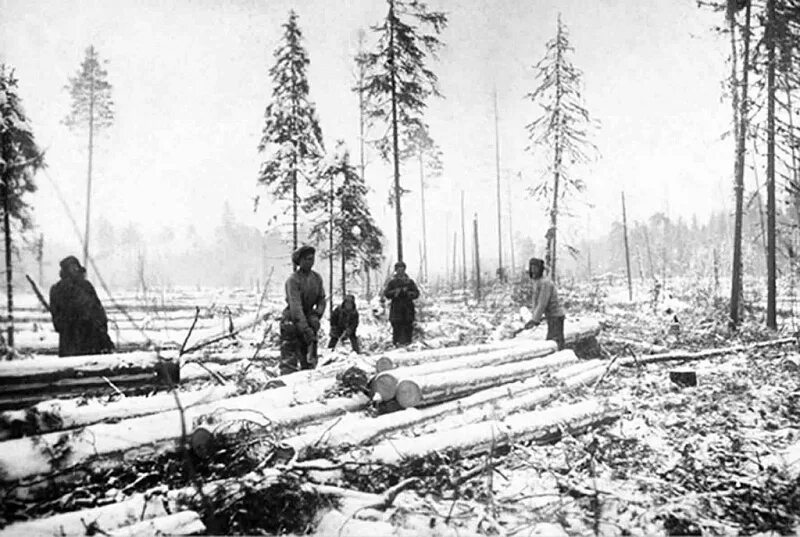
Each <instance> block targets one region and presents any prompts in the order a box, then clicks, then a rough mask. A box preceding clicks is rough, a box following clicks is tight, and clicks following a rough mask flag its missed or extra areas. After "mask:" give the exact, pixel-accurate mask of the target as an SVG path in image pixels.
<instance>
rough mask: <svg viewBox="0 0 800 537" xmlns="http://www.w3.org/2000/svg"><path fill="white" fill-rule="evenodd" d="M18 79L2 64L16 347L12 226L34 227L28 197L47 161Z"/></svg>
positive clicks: (0, 118)
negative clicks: (19, 92)
mask: <svg viewBox="0 0 800 537" xmlns="http://www.w3.org/2000/svg"><path fill="white" fill-rule="evenodd" d="M17 92H18V89H17V79H16V78H15V77H14V72H13V70H11V69H10V68H9V67H7V66H6V65H0V176H1V177H2V183H0V210H2V212H3V234H4V239H5V241H4V245H5V263H6V299H7V304H8V332H7V334H8V339H7V343H8V345H9V346H10V347H13V346H14V288H13V285H12V276H13V272H12V269H13V266H12V263H11V252H12V247H13V241H12V236H11V235H12V231H13V230H12V224H13V225H15V227H16V228H17V229H18V230H19V231H25V230H27V229H29V228H30V227H31V216H30V205H29V204H28V200H27V195H29V194H32V193H33V192H35V191H36V185H35V183H34V182H33V174H34V172H35V171H36V170H38V169H39V168H41V167H43V166H44V159H43V155H42V153H41V151H39V148H38V146H37V145H36V141H35V140H34V137H33V129H32V128H31V126H30V124H29V123H28V117H27V116H26V114H25V111H24V109H23V108H22V100H21V99H20V97H19V95H18V93H17Z"/></svg>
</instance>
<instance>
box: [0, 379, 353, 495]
mask: <svg viewBox="0 0 800 537" xmlns="http://www.w3.org/2000/svg"><path fill="white" fill-rule="evenodd" d="M335 383H336V381H335V379H330V380H321V381H317V382H312V383H309V384H305V385H300V384H298V385H293V386H286V387H283V388H276V389H274V390H267V391H265V392H259V393H254V394H250V395H243V396H240V397H232V398H229V399H223V400H221V401H216V402H213V403H207V404H198V405H196V406H193V407H190V408H188V409H186V410H185V412H184V419H185V422H186V424H187V427H188V428H189V431H191V426H192V424H193V423H202V422H207V418H208V417H209V416H215V415H219V416H222V415H224V414H226V413H228V415H229V416H244V415H248V416H251V417H252V416H256V415H259V414H260V415H261V416H262V419H264V418H267V419H268V418H271V417H274V418H275V419H276V420H277V421H278V422H279V423H282V424H285V425H289V424H293V425H296V424H299V423H306V422H309V421H313V420H315V419H318V418H319V417H320V412H321V413H322V414H324V415H325V416H328V415H333V414H336V413H341V412H344V411H346V410H352V409H355V408H357V407H358V406H359V405H362V406H363V405H366V404H367V402H366V398H363V397H362V398H353V399H352V400H351V399H348V400H347V401H348V402H347V403H346V404H345V403H342V402H341V401H335V404H334V403H330V406H329V407H325V408H323V407H324V406H325V405H323V406H322V407H321V406H320V405H319V404H314V405H312V406H310V407H307V408H305V409H304V410H303V409H301V406H302V403H312V402H314V401H316V400H317V399H319V398H320V397H321V396H322V395H323V394H324V393H325V391H326V390H327V389H328V388H330V387H331V386H334V385H335ZM293 403H294V404H299V405H298V406H296V407H293V408H294V410H292V411H291V412H287V413H285V414H280V412H283V411H284V410H285V407H287V406H288V405H290V404H293ZM235 411H242V412H241V413H239V414H236V412H235ZM264 422H265V423H266V421H264ZM180 434H181V417H180V413H179V412H178V411H177V410H171V411H168V412H161V413H158V414H152V415H149V416H141V417H138V418H130V419H125V420H122V421H120V422H118V423H99V424H96V425H90V426H88V427H85V428H83V429H79V430H75V431H69V432H53V433H48V434H44V435H40V436H35V437H27V438H17V439H14V440H6V441H4V442H0V481H14V480H18V479H23V478H26V477H29V476H33V475H37V474H47V473H51V472H53V471H54V470H57V469H66V468H70V467H72V466H74V465H77V464H81V463H84V462H87V461H89V460H93V459H97V458H102V457H107V456H110V455H114V454H118V453H122V452H125V451H128V450H131V449H134V448H142V447H147V448H150V447H153V448H157V447H161V446H162V445H163V444H165V443H169V442H175V441H176V440H178V439H179V438H180ZM57 446H58V447H57ZM51 452H56V453H62V452H64V455H63V457H60V458H57V459H54V458H53V457H51V456H50V453H51Z"/></svg>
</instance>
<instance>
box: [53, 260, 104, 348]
mask: <svg viewBox="0 0 800 537" xmlns="http://www.w3.org/2000/svg"><path fill="white" fill-rule="evenodd" d="M60 265H61V271H60V273H59V276H60V277H61V279H60V280H59V281H58V283H56V284H55V285H53V286H52V287H51V288H50V313H51V315H52V316H53V326H54V327H55V329H56V332H58V355H59V356H80V355H84V354H101V353H104V352H111V351H113V350H114V343H112V342H111V338H109V337H108V318H107V317H106V310H105V309H104V308H103V305H102V304H101V303H100V299H99V298H97V293H96V292H95V290H94V287H93V286H92V284H91V283H89V281H88V280H87V279H86V269H85V268H83V267H82V266H81V264H80V262H79V261H78V259H77V258H76V257H75V256H72V255H71V256H69V257H65V258H64V259H62V260H61V263H60Z"/></svg>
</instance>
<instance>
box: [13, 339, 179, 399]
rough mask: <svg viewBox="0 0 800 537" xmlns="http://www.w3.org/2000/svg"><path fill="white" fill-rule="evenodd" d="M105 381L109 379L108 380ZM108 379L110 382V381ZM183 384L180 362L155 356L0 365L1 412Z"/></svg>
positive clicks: (102, 356) (45, 359)
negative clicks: (58, 399) (71, 397)
mask: <svg viewBox="0 0 800 537" xmlns="http://www.w3.org/2000/svg"><path fill="white" fill-rule="evenodd" d="M104 377H105V378H104ZM106 379H108V380H106ZM109 381H110V382H112V383H113V384H114V386H116V387H117V388H118V389H120V390H123V389H124V388H128V387H141V386H147V385H159V384H161V385H164V386H167V385H169V384H170V383H174V384H177V383H178V382H180V374H179V370H178V366H177V361H175V360H171V359H167V358H165V357H160V356H159V355H158V354H157V353H154V352H132V353H127V354H98V355H92V356H70V357H65V358H55V357H53V358H51V357H38V358H36V359H29V360H14V361H10V362H2V363H0V390H2V396H0V410H5V409H10V408H24V407H25V406H30V405H31V404H34V403H37V402H39V401H42V400H44V399H48V398H52V397H53V396H55V395H68V394H86V393H87V392H91V391H92V390H95V391H97V390H98V389H102V390H103V391H107V390H108V388H109Z"/></svg>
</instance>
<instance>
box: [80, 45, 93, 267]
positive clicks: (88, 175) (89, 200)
mask: <svg viewBox="0 0 800 537" xmlns="http://www.w3.org/2000/svg"><path fill="white" fill-rule="evenodd" d="M90 54H92V55H94V47H91V51H90ZM94 75H95V74H94V72H92V76H91V77H90V78H89V165H88V168H87V172H86V225H85V227H84V232H83V266H84V267H86V266H88V259H89V222H90V209H91V205H92V154H93V153H94Z"/></svg>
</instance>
